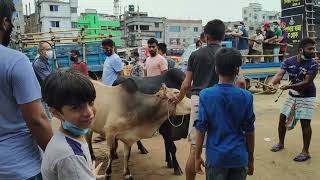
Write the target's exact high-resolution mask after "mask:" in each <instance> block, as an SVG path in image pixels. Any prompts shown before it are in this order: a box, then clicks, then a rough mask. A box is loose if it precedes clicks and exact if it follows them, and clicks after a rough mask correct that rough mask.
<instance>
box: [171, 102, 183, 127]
mask: <svg viewBox="0 0 320 180" xmlns="http://www.w3.org/2000/svg"><path fill="white" fill-rule="evenodd" d="M167 107H168V121H169V123H170V124H171V125H172V126H173V127H175V128H178V127H180V126H181V125H182V124H183V122H184V115H182V120H181V123H180V124H179V125H175V124H173V122H172V121H171V119H170V109H169V99H168V100H167Z"/></svg>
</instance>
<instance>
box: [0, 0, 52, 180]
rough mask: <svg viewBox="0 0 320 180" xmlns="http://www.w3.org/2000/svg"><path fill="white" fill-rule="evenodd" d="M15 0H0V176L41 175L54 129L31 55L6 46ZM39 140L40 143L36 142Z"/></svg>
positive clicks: (31, 179) (23, 177) (36, 176)
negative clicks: (42, 97) (42, 100)
mask: <svg viewBox="0 0 320 180" xmlns="http://www.w3.org/2000/svg"><path fill="white" fill-rule="evenodd" d="M14 10H15V9H14V4H13V3H12V0H1V3H0V106H1V107H0V152H1V153H0V179H1V180H8V179H28V180H29V179H30V180H36V179H37V178H41V175H40V165H41V156H40V150H39V148H38V145H39V146H40V147H41V148H42V150H44V149H45V148H46V146H47V144H48V142H49V140H50V138H51V137H52V129H51V126H50V124H49V121H48V118H47V117H46V114H45V113H44V111H43V109H42V106H41V90H40V86H39V83H38V80H37V78H36V76H35V73H34V71H33V69H32V66H31V63H30V61H29V59H28V58H27V57H26V56H25V55H24V54H22V53H20V52H18V51H15V50H12V49H9V48H7V47H6V46H7V45H8V44H9V41H10V34H11V32H12V28H13V25H12V21H11V18H12V14H13V12H14ZM37 144H38V145H37Z"/></svg>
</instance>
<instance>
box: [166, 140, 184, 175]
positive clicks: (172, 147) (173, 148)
mask: <svg viewBox="0 0 320 180" xmlns="http://www.w3.org/2000/svg"><path fill="white" fill-rule="evenodd" d="M168 143H169V144H170V145H169V147H170V148H169V151H170V155H171V158H172V165H173V169H174V174H175V175H177V176H181V175H182V174H183V172H182V170H181V168H180V165H179V163H178V161H177V158H176V152H177V147H176V145H175V144H174V142H173V141H172V140H171V139H169V141H168Z"/></svg>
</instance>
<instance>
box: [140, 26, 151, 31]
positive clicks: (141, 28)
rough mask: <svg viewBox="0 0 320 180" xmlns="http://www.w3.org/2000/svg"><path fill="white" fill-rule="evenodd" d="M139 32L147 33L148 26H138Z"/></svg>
mask: <svg viewBox="0 0 320 180" xmlns="http://www.w3.org/2000/svg"><path fill="white" fill-rule="evenodd" d="M140 30H141V31H149V26H148V25H140Z"/></svg>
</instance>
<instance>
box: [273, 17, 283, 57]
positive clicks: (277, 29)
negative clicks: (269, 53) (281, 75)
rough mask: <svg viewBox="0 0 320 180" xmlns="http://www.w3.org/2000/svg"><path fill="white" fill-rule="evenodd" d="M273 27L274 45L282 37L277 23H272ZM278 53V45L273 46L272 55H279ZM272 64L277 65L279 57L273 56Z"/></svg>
mask: <svg viewBox="0 0 320 180" xmlns="http://www.w3.org/2000/svg"><path fill="white" fill-rule="evenodd" d="M273 27H274V34H275V37H276V39H275V43H279V42H280V40H281V36H282V30H281V28H280V27H279V23H278V22H277V21H275V22H273ZM279 53H280V45H275V46H274V49H273V54H274V55H276V54H279ZM274 62H275V63H278V62H279V56H275V57H274Z"/></svg>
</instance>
